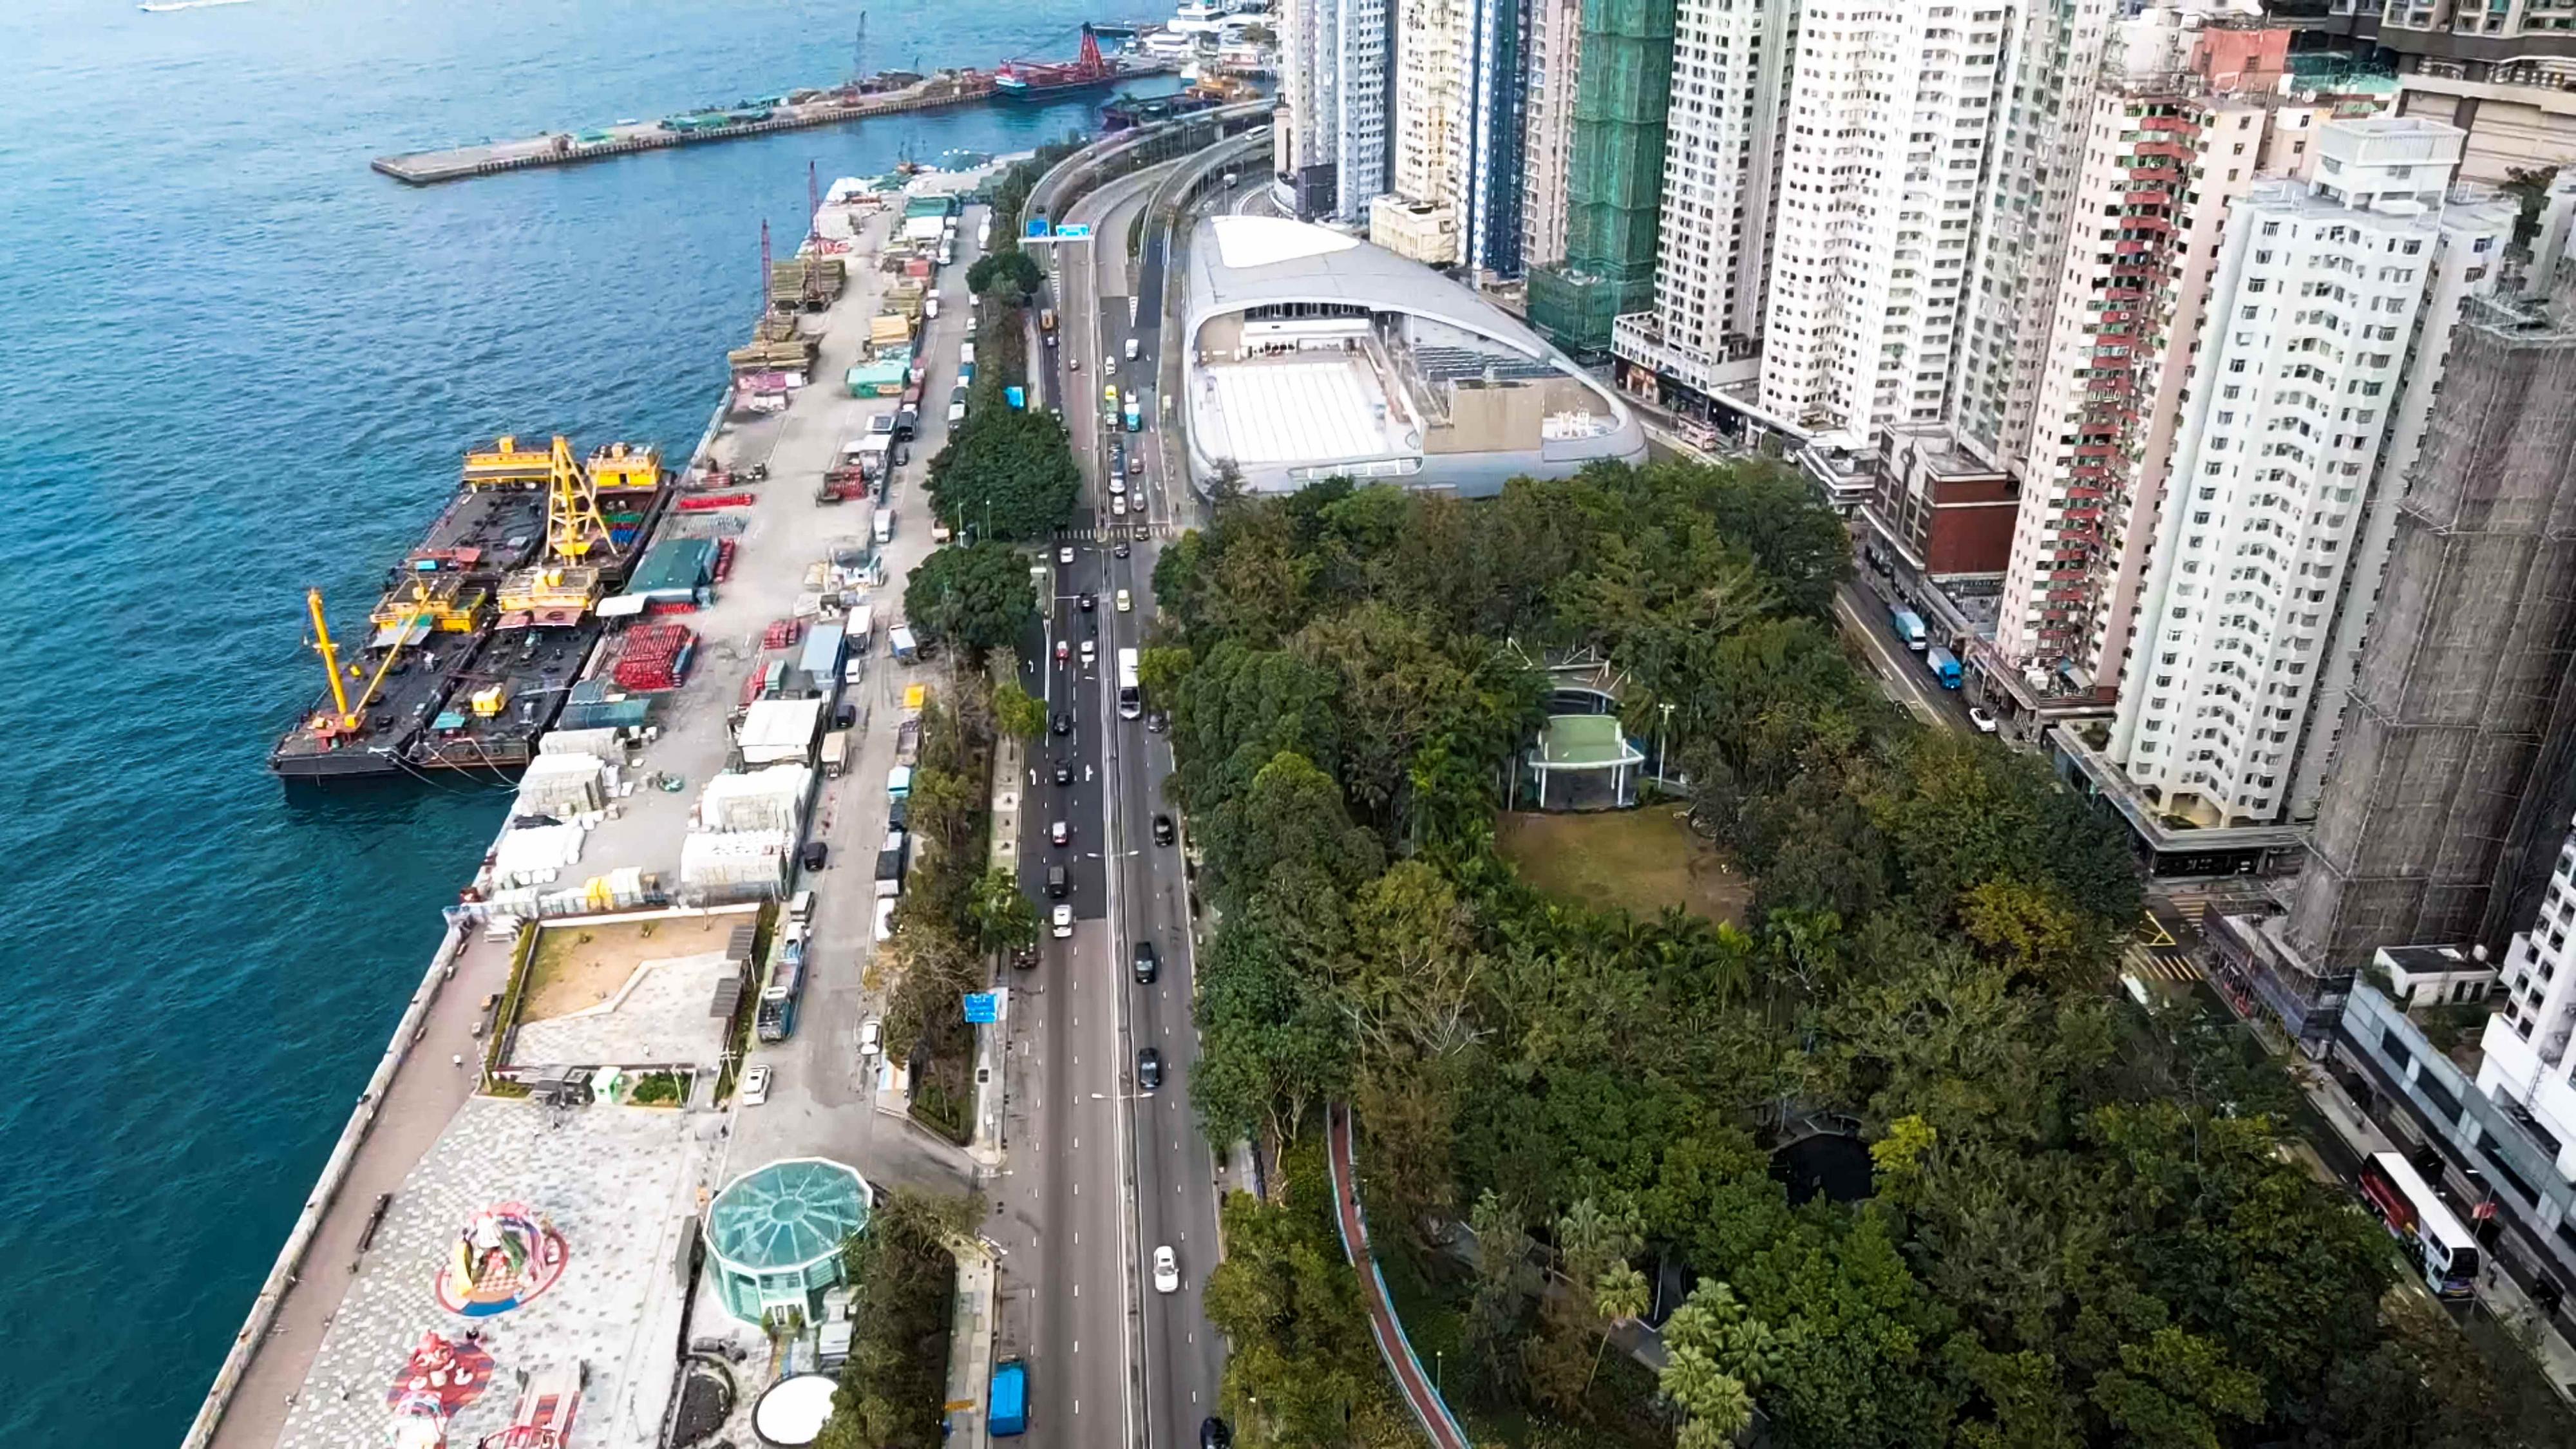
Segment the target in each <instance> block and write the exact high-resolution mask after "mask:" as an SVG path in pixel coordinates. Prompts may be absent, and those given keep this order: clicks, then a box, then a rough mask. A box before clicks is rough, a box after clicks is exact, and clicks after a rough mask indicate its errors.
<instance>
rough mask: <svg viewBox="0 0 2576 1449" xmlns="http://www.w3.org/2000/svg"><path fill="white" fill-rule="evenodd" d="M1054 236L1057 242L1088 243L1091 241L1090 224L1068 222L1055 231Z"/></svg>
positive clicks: (1085, 222)
mask: <svg viewBox="0 0 2576 1449" xmlns="http://www.w3.org/2000/svg"><path fill="white" fill-rule="evenodd" d="M1055 236H1056V240H1058V241H1089V240H1090V239H1091V223H1089V222H1087V221H1068V222H1066V223H1065V224H1064V225H1062V226H1060V227H1057V228H1056V229H1055Z"/></svg>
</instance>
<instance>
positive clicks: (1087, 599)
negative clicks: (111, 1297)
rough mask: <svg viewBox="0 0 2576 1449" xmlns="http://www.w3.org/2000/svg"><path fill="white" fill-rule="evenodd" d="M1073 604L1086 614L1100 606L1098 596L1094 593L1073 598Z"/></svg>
mask: <svg viewBox="0 0 2576 1449" xmlns="http://www.w3.org/2000/svg"><path fill="white" fill-rule="evenodd" d="M1074 604H1075V606H1076V607H1077V608H1079V609H1081V610H1082V612H1084V613H1086V614H1088V613H1090V612H1091V611H1092V610H1094V609H1097V608H1099V607H1100V598H1099V596H1098V595H1096V594H1084V595H1083V596H1082V597H1081V598H1079V599H1076V600H1074Z"/></svg>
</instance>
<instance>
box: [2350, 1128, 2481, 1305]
mask: <svg viewBox="0 0 2576 1449" xmlns="http://www.w3.org/2000/svg"><path fill="white" fill-rule="evenodd" d="M2361 1195H2362V1197H2363V1198H2365V1199H2366V1200H2368V1201H2369V1203H2370V1209H2371V1211H2372V1212H2375V1213H2377V1214H2379V1220H2380V1221H2381V1222H2383V1223H2385V1224H2387V1225H2388V1231H2389V1232H2390V1233H2392V1234H2394V1235H2396V1237H2397V1238H2398V1239H2399V1240H2400V1241H2402V1242H2404V1243H2405V1244H2406V1246H2407V1247H2408V1249H2409V1250H2410V1251H2411V1254H2412V1256H2413V1257H2414V1258H2415V1261H2416V1266H2417V1267H2418V1268H2420V1269H2421V1270H2422V1271H2423V1274H2424V1285H2425V1286H2426V1287H2428V1288H2430V1289H2432V1290H2433V1291H2434V1292H2435V1293H2437V1294H2440V1295H2441V1296H2442V1297H2444V1298H2466V1297H2469V1296H2470V1295H2471V1294H2473V1293H2475V1292H2476V1291H2477V1284H2478V1267H2479V1261H2480V1260H2479V1257H2478V1240H2477V1239H2476V1238H2473V1237H2471V1236H2470V1235H2469V1230H2468V1229H2467V1228H2466V1227H2463V1226H2462V1225H2461V1223H2460V1220H2459V1218H2458V1217H2457V1216H2455V1215H2454V1214H2453V1213H2452V1212H2451V1210H2450V1209H2449V1208H2448V1207H2446V1206H2444V1205H2443V1203H2442V1199H2441V1198H2440V1197H2438V1196H2436V1195H2435V1194H2434V1192H2433V1189H2432V1187H2431V1186H2430V1185H2429V1184H2427V1183H2426V1182H2425V1181H2424V1179H2423V1177H2422V1175H2421V1174H2419V1173H2417V1172H2416V1171H2415V1166H2414V1164H2413V1163H2410V1162H2408V1161H2407V1160H2406V1159H2405V1158H2403V1157H2400V1156H2398V1155H2397V1154H2396V1153H2394V1152H2374V1153H2372V1154H2371V1155H2370V1156H2369V1157H2368V1158H2367V1159H2365V1160H2364V1161H2363V1162H2362V1164H2361Z"/></svg>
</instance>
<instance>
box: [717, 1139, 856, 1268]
mask: <svg viewBox="0 0 2576 1449" xmlns="http://www.w3.org/2000/svg"><path fill="white" fill-rule="evenodd" d="M867 1223H868V1185H867V1183H866V1182H865V1181H864V1180H863V1179H861V1178H860V1176H859V1175H858V1173H856V1172H854V1171H852V1170H851V1169H849V1168H847V1167H843V1166H842V1165H841V1164H839V1163H837V1162H826V1161H824V1160H823V1159H822V1158H819V1157H795V1158H789V1159H788V1160H786V1161H784V1162H773V1163H771V1164H769V1165H768V1166H767V1167H763V1168H760V1169H759V1170H757V1171H754V1172H751V1173H747V1174H745V1175H744V1176H741V1177H738V1178H735V1179H734V1180H733V1183H732V1185H731V1186H728V1187H727V1188H726V1189H725V1190H724V1191H723V1192H720V1193H718V1194H716V1200H715V1203H714V1205H713V1206H711V1207H709V1208H708V1209H707V1242H708V1244H709V1245H710V1246H712V1247H713V1248H714V1249H715V1250H716V1255H717V1256H718V1257H721V1258H723V1259H724V1260H725V1261H727V1262H729V1263H731V1264H733V1265H735V1266H736V1267H738V1268H743V1269H747V1270H750V1271H753V1272H769V1271H774V1270H777V1269H783V1268H799V1267H803V1266H804V1265H806V1264H808V1263H811V1262H814V1261H815V1260H817V1259H820V1258H828V1257H830V1256H831V1255H833V1254H834V1253H837V1252H839V1251H840V1250H841V1243H842V1241H843V1240H844V1239H846V1238H848V1237H849V1235H850V1234H852V1233H855V1232H857V1231H859V1230H860V1229H861V1228H864V1227H866V1226H867Z"/></svg>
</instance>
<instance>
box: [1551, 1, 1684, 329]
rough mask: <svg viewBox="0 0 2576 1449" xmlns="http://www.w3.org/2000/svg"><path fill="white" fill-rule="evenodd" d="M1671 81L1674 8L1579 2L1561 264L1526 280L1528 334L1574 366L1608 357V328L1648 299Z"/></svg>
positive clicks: (1666, 4)
mask: <svg viewBox="0 0 2576 1449" xmlns="http://www.w3.org/2000/svg"><path fill="white" fill-rule="evenodd" d="M1673 73H1674V67H1673V0H1583V38H1582V66H1581V70H1580V79H1579V80H1578V82H1577V86H1576V91H1575V100H1574V126H1573V137H1572V140H1571V142H1570V144H1569V147H1568V159H1567V162H1566V184H1565V189H1566V218H1565V258H1564V260H1563V261H1562V262H1561V263H1559V264H1556V265H1553V266H1546V267H1533V268H1532V269H1531V272H1530V279H1529V314H1530V324H1531V325H1532V326H1533V327H1535V328H1536V329H1537V330H1538V331H1539V332H1540V334H1541V335H1543V336H1545V337H1546V338H1547V339H1548V340H1549V341H1551V342H1554V343H1555V344H1556V345H1557V346H1559V347H1562V348H1564V349H1566V350H1567V351H1569V352H1571V353H1573V354H1575V355H1576V356H1578V357H1599V356H1601V355H1603V354H1604V353H1606V352H1608V351H1609V349H1610V343H1611V325H1612V321H1613V319H1614V318H1616V317H1618V316H1619V315H1621V314H1622V313H1626V312H1632V311H1636V310H1639V309H1641V308H1643V307H1645V306H1646V305H1647V303H1648V302H1649V301H1651V300H1652V298H1653V296H1654V282H1655V238H1656V221H1657V217H1658V215H1659V213H1660V209H1661V206H1662V200H1663V173H1664V149H1665V147H1664V133H1665V119H1666V110H1667V102H1668V101H1669V99H1670V96H1671V91H1672V83H1673Z"/></svg>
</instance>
